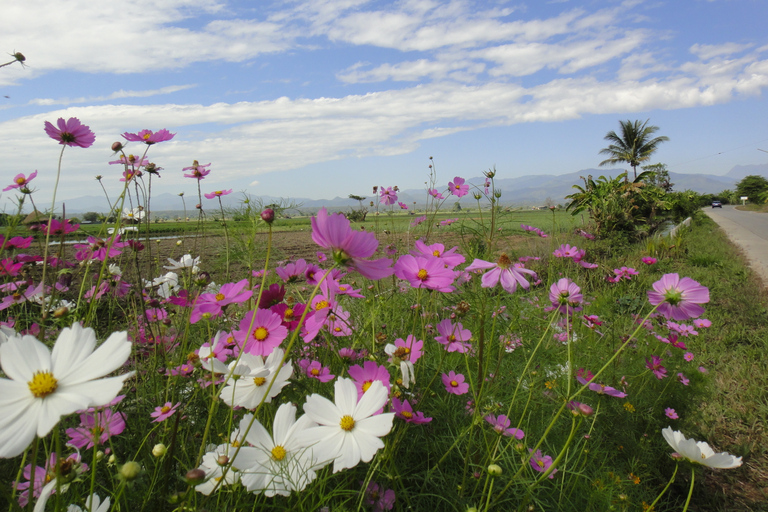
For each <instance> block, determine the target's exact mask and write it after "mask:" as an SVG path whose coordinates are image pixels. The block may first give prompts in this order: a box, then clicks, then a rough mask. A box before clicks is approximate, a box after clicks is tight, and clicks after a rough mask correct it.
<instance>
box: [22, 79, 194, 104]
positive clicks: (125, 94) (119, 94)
mask: <svg viewBox="0 0 768 512" xmlns="http://www.w3.org/2000/svg"><path fill="white" fill-rule="evenodd" d="M192 87H195V86H194V84H191V85H169V86H168V87H162V88H160V89H153V90H148V91H125V90H123V89H120V90H119V91H115V92H113V93H112V94H108V95H106V96H87V97H86V96H83V97H80V98H59V99H52V98H37V99H34V100H31V101H30V102H29V103H30V104H31V105H47V106H50V105H72V104H75V103H96V102H100V101H109V100H116V99H122V98H149V97H150V96H157V95H161V94H171V93H174V92H179V91H183V90H185V89H191V88H192Z"/></svg>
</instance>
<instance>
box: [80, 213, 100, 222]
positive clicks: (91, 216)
mask: <svg viewBox="0 0 768 512" xmlns="http://www.w3.org/2000/svg"><path fill="white" fill-rule="evenodd" d="M99 217H100V215H99V214H98V213H96V212H86V213H84V214H83V220H84V221H85V222H97V221H98V220H99Z"/></svg>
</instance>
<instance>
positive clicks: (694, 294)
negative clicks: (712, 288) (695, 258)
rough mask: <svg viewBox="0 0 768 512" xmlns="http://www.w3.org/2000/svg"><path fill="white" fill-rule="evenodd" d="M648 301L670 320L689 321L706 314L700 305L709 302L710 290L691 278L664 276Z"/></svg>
mask: <svg viewBox="0 0 768 512" xmlns="http://www.w3.org/2000/svg"><path fill="white" fill-rule="evenodd" d="M648 301H649V302H650V303H651V304H652V305H654V306H658V308H657V311H658V312H659V314H661V315H662V316H664V317H666V318H668V319H672V320H687V319H689V318H697V317H699V316H701V315H702V314H704V308H703V307H701V306H700V305H699V304H706V303H707V302H709V289H708V288H707V287H706V286H702V285H700V284H699V283H698V282H696V281H694V280H693V279H691V278H690V277H684V278H682V279H680V276H679V275H678V274H664V275H663V276H662V277H661V279H660V280H658V281H656V282H655V283H653V290H652V291H651V290H649V291H648Z"/></svg>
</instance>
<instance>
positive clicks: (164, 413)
mask: <svg viewBox="0 0 768 512" xmlns="http://www.w3.org/2000/svg"><path fill="white" fill-rule="evenodd" d="M180 405H181V402H179V403H177V404H172V403H171V402H165V405H161V406H158V407H155V412H153V413H151V414H150V416H151V417H153V418H155V419H154V420H152V423H160V422H163V421H165V420H167V419H168V418H170V417H171V416H173V414H174V413H175V412H176V409H177V408H178V407H179V406H180Z"/></svg>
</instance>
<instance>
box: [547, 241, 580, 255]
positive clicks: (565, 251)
mask: <svg viewBox="0 0 768 512" xmlns="http://www.w3.org/2000/svg"><path fill="white" fill-rule="evenodd" d="M578 254H579V248H578V247H576V246H575V245H574V246H571V245H570V244H562V245H561V246H560V247H558V248H557V249H555V252H553V253H552V255H553V256H554V257H556V258H573V257H575V256H578Z"/></svg>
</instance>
